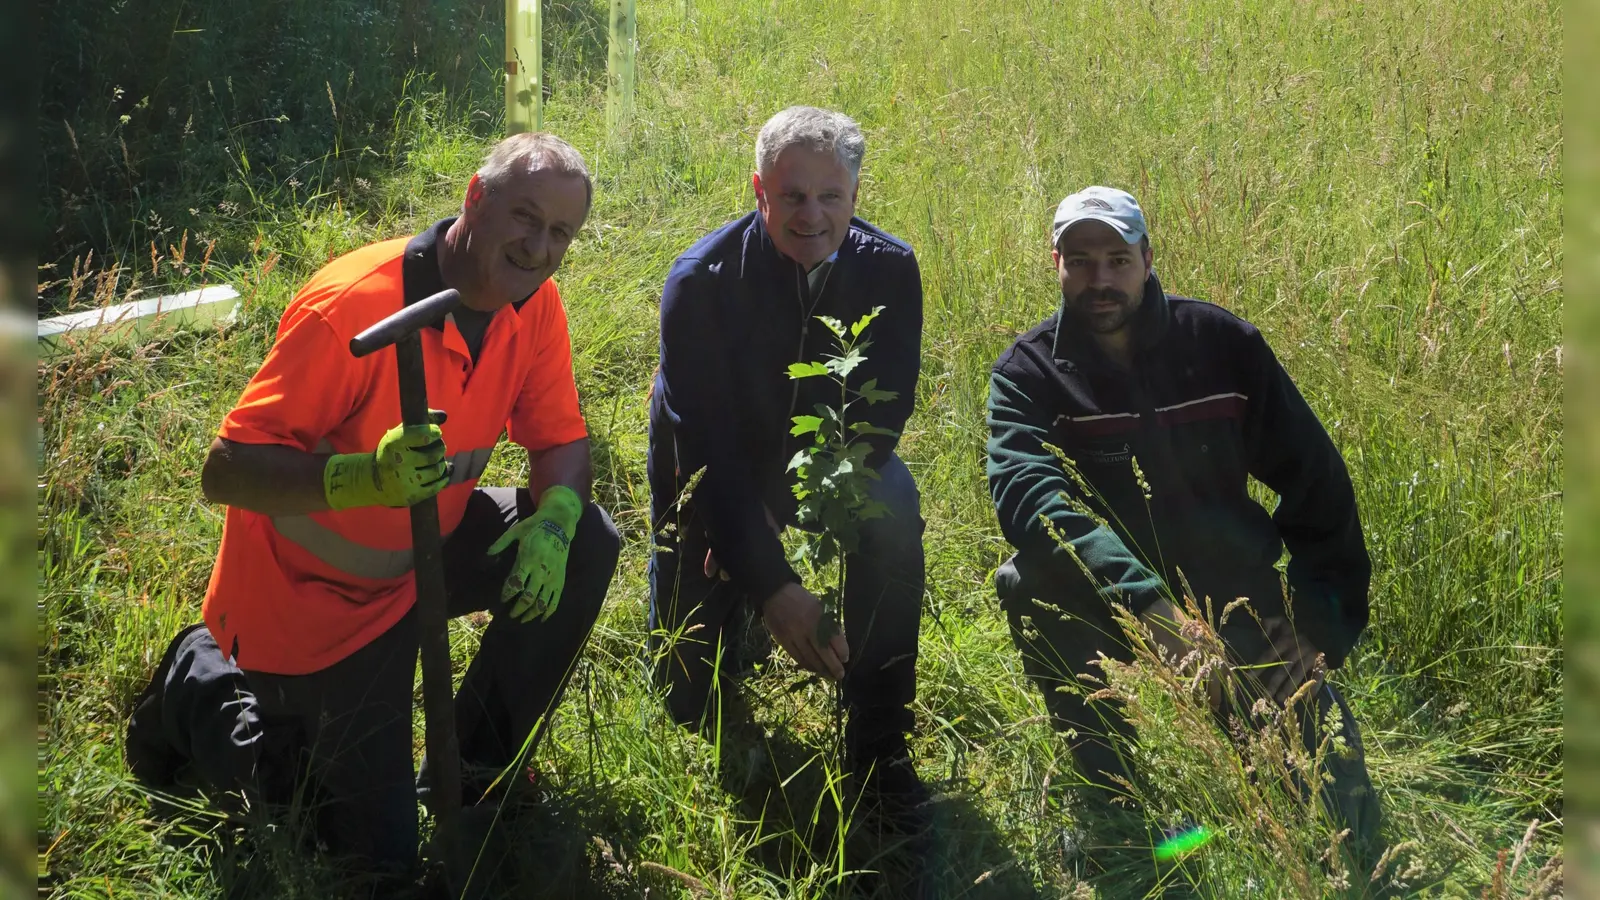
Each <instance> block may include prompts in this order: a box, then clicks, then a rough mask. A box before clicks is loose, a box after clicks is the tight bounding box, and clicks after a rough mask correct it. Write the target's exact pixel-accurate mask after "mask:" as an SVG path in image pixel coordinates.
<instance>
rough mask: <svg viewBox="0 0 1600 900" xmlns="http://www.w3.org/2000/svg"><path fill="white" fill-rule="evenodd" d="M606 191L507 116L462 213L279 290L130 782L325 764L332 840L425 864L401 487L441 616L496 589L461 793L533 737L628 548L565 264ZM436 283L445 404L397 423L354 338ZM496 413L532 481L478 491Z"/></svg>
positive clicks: (206, 782) (279, 795)
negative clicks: (202, 567)
mask: <svg viewBox="0 0 1600 900" xmlns="http://www.w3.org/2000/svg"><path fill="white" fill-rule="evenodd" d="M592 195H593V185H592V182H591V180H590V178H589V174H588V171H587V169H586V168H585V167H584V163H583V158H582V157H581V156H580V155H579V154H578V152H577V151H576V150H574V149H573V148H572V147H570V146H569V145H567V144H566V143H565V142H563V141H561V140H560V139H558V138H555V137H552V136H550V135H544V134H521V135H516V136H514V137H512V138H508V139H507V140H505V141H503V142H502V143H501V144H499V145H498V146H497V147H495V149H494V150H493V151H492V152H491V153H490V155H489V157H488V159H487V161H486V162H485V163H484V166H483V168H482V169H480V170H479V172H478V173H477V175H475V176H474V177H473V179H472V182H471V184H470V185H469V186H468V188H467V195H466V201H465V203H464V204H463V206H462V214H461V216H460V217H459V218H453V219H446V220H444V221H442V222H439V223H437V224H436V225H434V226H433V227H431V228H429V229H428V230H427V231H424V232H423V233H422V234H420V235H417V236H416V237H413V238H411V239H409V240H407V239H398V240H392V241H385V242H382V243H378V244H374V245H371V246H369V247H365V248H362V249H360V250H357V251H355V252H353V253H350V254H348V255H346V256H343V257H340V258H339V259H336V260H334V261H333V262H332V263H329V264H328V265H327V266H326V267H324V268H323V269H322V270H321V271H319V272H318V273H317V274H316V275H315V276H313V277H312V278H311V280H310V281H309V282H308V283H307V284H306V285H305V287H304V288H303V289H302V290H301V291H300V293H299V294H298V295H297V296H296V297H295V299H294V300H293V301H292V302H291V303H290V304H289V306H288V308H287V309H286V310H285V311H284V314H283V318H282V320H281V322H280V324H279V327H278V336H277V340H276V342H275V343H274V345H273V347H272V349H271V351H269V353H268V354H267V358H266V361H265V362H264V363H263V364H262V366H261V369H260V371H258V372H257V373H256V375H255V377H254V378H252V379H251V381H250V384H249V385H248V386H247V387H246V388H245V391H244V395H243V397H242V398H241V399H240V400H239V403H238V405H237V406H235V407H234V409H233V410H232V411H231V412H230V413H229V414H228V416H227V417H226V418H225V419H224V420H223V423H222V427H221V429H220V431H219V435H218V437H217V439H216V441H215V443H213V444H212V447H211V452H210V454H209V456H208V457H207V459H206V464H205V468H204V470H203V472H202V474H201V482H202V487H203V489H204V491H205V494H206V497H207V498H208V499H210V500H212V501H214V502H218V503H223V504H226V505H227V507H228V511H227V517H226V519H225V523H224V526H223V534H222V545H221V548H220V550H219V551H218V555H217V562H216V566H215V568H214V569H213V571H212V576H211V584H210V588H209V590H208V591H207V594H206V599H205V607H204V617H205V623H204V625H197V626H193V627H191V628H189V629H186V630H185V631H184V632H183V633H181V634H180V635H179V636H178V637H177V638H175V639H174V640H173V642H172V644H171V646H169V648H168V650H167V653H166V656H165V658H164V659H163V660H162V663H161V666H160V668H159V669H158V670H157V671H156V673H155V676H154V678H153V679H152V681H151V683H150V686H149V687H148V688H147V689H146V691H145V694H144V696H142V697H141V698H140V703H139V705H138V708H137V709H136V711H135V713H134V716H133V719H132V721H131V722H130V725H129V733H128V743H127V748H128V750H127V752H128V761H129V766H130V768H131V769H132V770H133V772H134V774H135V775H136V776H137V777H139V778H140V780H142V781H144V782H145V783H146V784H148V785H150V786H152V787H155V788H157V789H163V790H171V789H173V788H174V787H176V786H177V785H178V784H180V783H183V782H185V781H190V782H192V781H198V782H200V783H201V785H203V786H204V787H206V788H208V789H210V790H211V791H214V792H219V793H222V794H226V793H227V792H239V793H242V794H243V796H244V797H245V798H247V799H249V800H251V801H253V802H262V801H265V802H268V803H273V802H281V801H286V800H288V799H289V798H290V797H291V796H292V795H293V792H294V791H295V790H296V789H297V785H298V784H300V783H302V776H303V775H306V774H309V776H310V777H309V782H308V783H309V784H310V785H311V788H312V790H313V791H314V798H315V801H316V803H317V805H318V810H319V812H318V820H317V822H316V824H315V832H316V834H317V836H318V838H319V839H320V840H321V841H322V842H324V843H325V844H326V845H327V846H328V848H329V849H330V850H331V851H333V852H336V853H339V854H341V855H346V856H351V857H356V858H359V859H362V860H364V861H365V862H366V864H367V865H369V866H371V867H374V868H377V869H379V870H382V871H392V872H396V873H400V874H405V873H407V872H409V871H410V870H411V869H412V867H413V866H414V865H415V862H416V854H417V808H416V795H415V793H414V772H413V767H412V746H413V742H412V721H413V714H412V692H413V687H414V676H415V671H416V659H417V648H418V636H417V625H416V615H415V613H414V610H413V607H414V606H415V600H416V589H415V582H414V579H413V578H412V576H411V539H410V520H409V512H408V510H407V507H408V506H410V505H411V504H413V503H416V502H418V501H419V500H422V499H424V498H426V497H429V496H437V499H438V504H439V519H440V527H441V530H442V532H443V534H444V536H445V544H444V566H445V573H446V576H445V577H446V581H447V583H448V604H449V608H450V614H451V615H462V614H465V613H467V612H470V611H477V610H484V609H489V608H491V607H494V605H495V604H496V602H497V601H503V602H504V603H505V604H506V609H505V610H504V611H499V610H497V611H496V615H495V616H494V618H493V621H492V622H491V623H490V625H489V626H488V629H487V630H486V631H485V632H484V635H483V640H482V642H481V644H480V646H479V649H478V653H477V655H476V656H475V657H474V658H473V660H472V663H471V665H470V666H469V667H468V669H467V672H466V675H465V677H464V678H463V680H462V684H461V690H460V692H459V693H458V694H457V697H456V725H457V729H458V735H459V740H460V747H461V757H462V763H463V773H464V774H463V781H464V784H463V796H464V797H465V798H466V800H467V802H469V803H470V802H473V801H475V800H478V799H479V798H481V797H483V796H484V792H485V789H486V788H487V787H488V786H489V785H490V783H491V782H493V781H494V779H495V778H496V777H497V776H498V775H499V774H500V773H501V772H502V771H505V770H507V769H511V768H512V767H514V766H517V765H519V764H520V761H521V760H522V759H524V758H525V757H524V744H525V742H526V741H527V740H528V738H529V735H530V734H531V732H532V731H533V729H534V727H535V726H536V724H537V723H538V721H539V720H540V718H541V717H543V716H546V715H548V714H549V713H550V712H551V711H552V710H553V709H554V707H555V706H556V704H557V703H558V702H559V700H560V696H559V694H560V691H561V688H562V686H563V685H564V684H565V677H566V674H567V673H568V671H569V670H570V669H571V667H572V666H573V664H574V662H575V660H576V658H577V656H578V653H579V652H580V651H581V649H582V645H583V643H584V640H585V638H586V637H587V635H588V632H589V628H590V626H591V625H592V624H593V623H594V620H595V618H596V616H597V615H598V614H599V611H600V606H601V602H602V601H603V600H604V597H605V592H606V588H607V586H608V585H609V583H610V581H611V576H612V573H613V571H614V570H615V567H616V560H617V552H618V545H619V541H618V537H617V532H616V529H615V527H614V526H613V525H612V523H611V520H610V519H609V518H608V517H607V516H606V514H605V512H604V511H602V510H601V509H600V508H599V507H598V506H596V505H594V504H593V503H590V502H588V496H589V490H590V480H591V471H590V458H589V442H588V432H587V429H586V426H585V424H584V420H583V417H582V415H581V414H580V413H579V410H578V396H577V388H576V387H575V385H574V383H573V376H572V355H571V347H570V343H569V337H568V333H567V322H566V314H565V312H564V311H563V309H562V305H561V298H560V295H559V294H558V293H557V290H556V285H555V282H553V281H550V280H549V278H550V276H551V274H552V273H554V272H555V270H556V268H557V267H558V266H559V265H560V263H561V259H562V256H563V255H564V254H565V252H566V250H567V247H568V246H569V245H570V244H571V242H572V239H573V237H574V236H575V235H576V233H577V231H578V229H579V228H580V227H581V226H582V224H583V221H584V219H585V218H586V217H587V216H588V212H589V208H590V205H591V202H592ZM446 287H452V288H455V289H457V290H459V291H460V292H461V297H462V304H461V306H460V308H458V309H457V310H456V311H455V312H454V313H453V314H452V315H451V316H450V317H449V318H447V319H446V320H445V321H444V322H441V323H439V324H438V325H437V326H434V327H430V328H424V329H423V330H422V333H421V341H422V349H423V355H424V359H425V365H426V370H427V379H428V400H429V403H430V405H431V406H433V407H435V408H436V409H435V411H434V413H433V415H432V416H431V417H430V418H431V421H432V424H429V425H427V426H417V427H402V426H400V425H399V424H398V423H399V421H400V406H399V395H398V382H397V379H396V376H395V360H394V356H393V353H394V349H393V348H392V347H391V348H388V349H386V350H383V351H381V352H379V353H375V354H372V355H371V356H368V357H366V358H363V359H355V358H353V357H352V356H351V355H350V352H349V349H348V346H349V340H350V338H351V337H353V336H354V335H355V334H357V333H358V332H360V331H361V330H363V329H365V328H366V327H368V326H369V325H371V324H373V323H374V322H377V321H378V320H380V319H382V318H384V317H385V316H388V315H390V314H391V313H393V312H395V311H396V310H398V309H400V308H401V306H402V305H403V304H410V303H414V302H416V301H418V300H421V299H423V298H425V297H427V296H429V295H431V294H433V293H436V292H438V291H440V290H443V289H444V288H446ZM502 431H506V432H508V433H509V436H510V438H511V440H512V441H515V442H516V443H518V444H521V445H522V446H524V447H525V448H527V450H528V459H529V472H528V484H527V487H526V488H482V487H478V486H477V479H478V476H479V475H480V474H481V473H482V472H483V470H484V467H485V466H486V465H487V463H488V460H489V456H490V453H491V452H492V451H493V449H494V447H495V445H496V443H497V442H498V440H499V437H500V434H501V433H502ZM185 773H187V774H185Z"/></svg>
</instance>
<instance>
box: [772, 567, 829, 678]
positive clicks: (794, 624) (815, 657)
mask: <svg viewBox="0 0 1600 900" xmlns="http://www.w3.org/2000/svg"><path fill="white" fill-rule="evenodd" d="M761 613H762V618H763V619H764V620H765V621H766V623H767V631H769V632H771V633H772V638H773V640H775V641H777V642H778V645H779V646H781V647H782V648H783V649H784V650H785V651H787V652H788V654H789V656H790V657H791V658H793V659H794V661H795V662H796V663H798V664H799V665H800V667H801V668H803V669H808V670H810V671H812V672H815V673H817V674H818V675H821V676H823V677H825V678H832V679H833V680H834V681H842V680H843V679H844V665H845V663H847V662H849V661H850V645H849V644H848V643H846V642H845V639H844V635H843V634H840V633H839V632H837V631H836V632H834V633H833V635H832V636H831V637H829V638H827V640H826V641H822V640H819V638H818V635H817V626H818V624H820V623H821V622H822V601H820V600H818V599H817V598H816V597H814V596H812V594H811V592H810V591H808V590H806V589H805V588H803V587H801V586H800V585H798V584H795V583H793V582H790V583H789V584H786V585H784V586H783V587H781V588H778V590H777V591H776V592H775V593H773V595H772V596H771V597H768V598H767V600H766V602H765V603H763V604H762V605H761Z"/></svg>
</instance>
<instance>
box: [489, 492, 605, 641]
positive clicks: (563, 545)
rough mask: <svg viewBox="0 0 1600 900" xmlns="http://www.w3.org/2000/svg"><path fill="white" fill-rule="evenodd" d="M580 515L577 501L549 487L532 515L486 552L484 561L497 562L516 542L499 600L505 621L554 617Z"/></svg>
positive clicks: (575, 495)
mask: <svg viewBox="0 0 1600 900" xmlns="http://www.w3.org/2000/svg"><path fill="white" fill-rule="evenodd" d="M581 515H583V501H582V500H581V499H579V497H578V494H577V492H576V491H574V490H573V489H572V488H569V487H565V486H563V485H559V484H558V485H555V486H553V487H550V488H547V489H546V490H545V492H544V493H543V494H542V495H540V497H539V508H538V509H536V510H534V511H533V515H531V516H529V517H528V518H526V519H523V520H522V521H520V522H518V523H517V524H515V525H513V526H511V527H510V528H509V529H507V530H506V533H505V534H503V535H501V536H500V540H498V541H495V542H494V546H492V547H490V548H489V555H490V556H498V555H499V554H500V553H502V552H503V551H504V550H505V549H506V548H507V547H510V546H511V542H512V541H516V542H517V561H516V562H515V563H514V564H512V566H511V574H510V575H508V576H506V583H505V587H503V588H501V589H500V599H501V600H503V601H505V602H506V603H509V604H510V605H511V617H512V618H514V619H516V620H517V621H518V622H529V621H532V620H533V619H536V618H537V619H548V618H550V616H551V614H552V613H554V612H555V611H556V604H557V603H559V602H560V601H561V588H562V587H563V586H564V585H565V584H566V581H567V550H568V548H569V547H571V546H572V535H573V532H575V531H577V530H578V517H579V516H581Z"/></svg>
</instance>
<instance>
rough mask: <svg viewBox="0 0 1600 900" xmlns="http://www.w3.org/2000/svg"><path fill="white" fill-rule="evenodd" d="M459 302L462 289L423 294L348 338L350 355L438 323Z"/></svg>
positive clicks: (364, 352) (363, 353) (375, 349)
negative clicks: (419, 298)
mask: <svg viewBox="0 0 1600 900" xmlns="http://www.w3.org/2000/svg"><path fill="white" fill-rule="evenodd" d="M460 305H461V292H460V291H458V290H456V289H455V288H445V289H444V290H442V291H440V292H439V293H437V294H434V295H433V296H431V297H425V298H423V299H421V300H418V301H417V302H416V303H413V304H411V305H409V306H405V307H402V308H401V309H400V311H399V312H397V313H394V314H393V315H391V316H389V317H388V318H385V319H382V320H380V321H379V322H378V323H377V324H375V325H373V326H372V327H370V328H368V329H367V330H366V331H363V332H361V333H360V334H358V335H356V336H355V337H353V338H351V339H350V355H351V356H355V357H357V358H360V357H363V356H366V355H367V354H369V353H376V352H378V351H379V350H382V349H383V348H385V347H387V346H389V345H390V344H393V343H395V342H396V341H398V340H400V339H401V338H403V337H405V336H406V335H408V334H415V333H416V332H418V331H420V330H422V329H423V328H426V327H428V326H429V325H432V324H434V323H435V322H438V321H439V320H440V319H443V318H444V317H445V316H447V315H449V314H450V311H451V310H453V309H455V308H456V307H457V306H460Z"/></svg>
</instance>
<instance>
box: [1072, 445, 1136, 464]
mask: <svg viewBox="0 0 1600 900" xmlns="http://www.w3.org/2000/svg"><path fill="white" fill-rule="evenodd" d="M1132 457H1133V452H1132V450H1130V449H1129V447H1128V444H1127V442H1126V441H1103V442H1097V443H1092V444H1088V445H1086V446H1084V448H1083V461H1084V462H1088V463H1095V464H1097V465H1102V466H1106V465H1112V464H1115V463H1125V462H1127V461H1128V460H1129V459H1131V458H1132Z"/></svg>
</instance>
